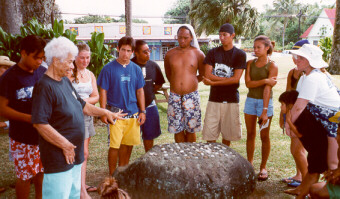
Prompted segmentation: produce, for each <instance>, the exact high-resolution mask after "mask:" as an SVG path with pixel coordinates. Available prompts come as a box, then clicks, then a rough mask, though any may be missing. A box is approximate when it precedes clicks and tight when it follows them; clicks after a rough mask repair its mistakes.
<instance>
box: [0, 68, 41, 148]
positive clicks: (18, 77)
mask: <svg viewBox="0 0 340 199" xmlns="http://www.w3.org/2000/svg"><path fill="white" fill-rule="evenodd" d="M45 71H46V68H44V67H42V66H40V67H39V68H38V69H36V70H35V71H34V72H33V73H30V72H27V71H24V70H23V69H21V68H20V67H19V66H18V65H17V64H16V65H14V66H12V67H11V68H9V69H8V70H7V71H6V72H5V73H4V74H3V75H2V76H1V78H0V96H2V97H4V98H6V99H7V100H8V106H9V107H11V108H12V109H14V110H16V111H19V112H22V113H27V114H31V111H32V93H33V87H34V85H35V83H36V82H38V80H39V79H40V78H41V77H42V76H43V74H44V73H45ZM0 111H1V110H0ZM9 122H10V127H9V137H10V138H12V139H13V140H15V141H17V142H21V143H25V144H30V145H38V141H39V136H38V132H37V130H36V129H35V128H34V127H33V125H32V124H31V123H27V122H22V121H17V120H10V121H9Z"/></svg>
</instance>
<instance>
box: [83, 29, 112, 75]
mask: <svg viewBox="0 0 340 199" xmlns="http://www.w3.org/2000/svg"><path fill="white" fill-rule="evenodd" d="M91 34H92V36H91V40H90V41H89V42H88V45H89V47H90V49H91V62H90V65H89V66H88V67H87V68H88V69H89V70H90V71H92V72H93V74H94V75H95V76H96V78H97V77H98V75H99V73H100V71H101V70H102V68H103V66H104V65H106V64H107V63H109V62H110V61H111V60H113V59H114V56H113V55H112V54H111V53H110V50H109V47H108V46H107V45H106V44H104V33H98V32H93V33H91Z"/></svg>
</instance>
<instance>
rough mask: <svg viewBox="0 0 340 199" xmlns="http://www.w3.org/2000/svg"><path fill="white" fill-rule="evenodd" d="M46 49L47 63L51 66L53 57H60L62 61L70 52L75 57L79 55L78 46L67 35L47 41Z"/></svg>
mask: <svg viewBox="0 0 340 199" xmlns="http://www.w3.org/2000/svg"><path fill="white" fill-rule="evenodd" d="M44 50H45V57H46V63H47V64H48V65H49V66H50V65H51V64H52V60H53V57H55V58H58V59H60V62H64V60H65V59H66V58H67V57H68V55H69V54H71V55H73V56H74V57H75V56H77V55H78V48H77V46H76V45H74V43H73V42H72V41H70V40H69V39H67V38H66V37H58V38H53V39H52V40H51V41H50V42H48V43H47V45H46V47H45V49H44Z"/></svg>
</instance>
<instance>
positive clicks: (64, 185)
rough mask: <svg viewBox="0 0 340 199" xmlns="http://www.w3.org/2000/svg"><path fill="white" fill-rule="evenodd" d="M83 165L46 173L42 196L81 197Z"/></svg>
mask: <svg viewBox="0 0 340 199" xmlns="http://www.w3.org/2000/svg"><path fill="white" fill-rule="evenodd" d="M81 165H82V164H77V165H74V166H73V168H72V169H70V170H67V171H64V172H59V173H45V174H44V180H43V188H42V198H48V199H68V198H72V199H76V198H77V199H79V198H80V184H81Z"/></svg>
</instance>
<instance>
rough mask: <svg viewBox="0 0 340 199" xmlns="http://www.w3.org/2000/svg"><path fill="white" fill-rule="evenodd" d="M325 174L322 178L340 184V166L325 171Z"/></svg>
mask: <svg viewBox="0 0 340 199" xmlns="http://www.w3.org/2000/svg"><path fill="white" fill-rule="evenodd" d="M323 174H324V176H323V177H322V178H321V179H323V180H326V181H327V182H329V183H332V184H338V183H339V182H340V168H337V169H335V170H328V171H326V172H324V173H323Z"/></svg>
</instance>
